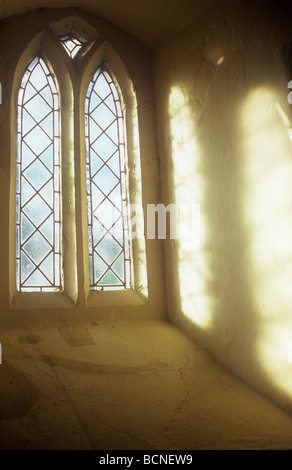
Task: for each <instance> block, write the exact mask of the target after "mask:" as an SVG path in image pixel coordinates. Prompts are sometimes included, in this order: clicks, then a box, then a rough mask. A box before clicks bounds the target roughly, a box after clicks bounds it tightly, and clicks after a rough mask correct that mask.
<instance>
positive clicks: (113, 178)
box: [85, 64, 130, 290]
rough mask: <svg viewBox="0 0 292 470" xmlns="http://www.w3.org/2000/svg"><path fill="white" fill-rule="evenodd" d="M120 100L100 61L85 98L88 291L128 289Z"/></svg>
mask: <svg viewBox="0 0 292 470" xmlns="http://www.w3.org/2000/svg"><path fill="white" fill-rule="evenodd" d="M121 109H122V108H121V101H120V98H119V93H118V91H117V87H116V86H115V83H114V81H113V79H112V77H111V76H110V74H109V73H108V71H107V70H106V68H105V66H104V64H102V65H101V66H100V67H99V68H98V70H97V71H96V73H95V74H94V75H93V77H92V80H91V82H90V84H89V87H88V91H87V95H86V100H85V139H86V175H87V201H88V238H89V240H88V241H89V264H90V283H91V289H103V290H105V289H124V288H128V287H130V254H129V253H130V249H129V235H128V232H129V228H128V217H127V194H126V191H125V190H124V188H125V173H126V168H125V164H124V159H123V158H122V156H123V155H124V152H125V142H124V134H123V127H124V126H123V115H122V111H121Z"/></svg>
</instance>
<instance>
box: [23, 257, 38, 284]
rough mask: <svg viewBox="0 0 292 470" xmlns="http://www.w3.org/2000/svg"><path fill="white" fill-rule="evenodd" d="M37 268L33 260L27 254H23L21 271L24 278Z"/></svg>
mask: <svg viewBox="0 0 292 470" xmlns="http://www.w3.org/2000/svg"><path fill="white" fill-rule="evenodd" d="M34 269H35V265H34V264H33V263H32V261H31V260H30V259H29V258H28V257H27V256H26V254H25V253H22V255H21V271H22V274H23V277H24V278H27V277H28V276H29V275H30V274H31V273H32V271H33V270H34Z"/></svg>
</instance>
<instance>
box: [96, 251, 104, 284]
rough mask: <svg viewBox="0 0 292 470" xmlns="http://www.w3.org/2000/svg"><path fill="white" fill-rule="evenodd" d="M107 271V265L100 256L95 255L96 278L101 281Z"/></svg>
mask: <svg viewBox="0 0 292 470" xmlns="http://www.w3.org/2000/svg"><path fill="white" fill-rule="evenodd" d="M106 269H107V265H106V264H105V262H104V261H103V260H102V259H101V258H100V256H98V255H97V254H96V253H95V254H94V274H95V278H96V279H99V278H100V276H102V275H103V274H104V272H105V271H106Z"/></svg>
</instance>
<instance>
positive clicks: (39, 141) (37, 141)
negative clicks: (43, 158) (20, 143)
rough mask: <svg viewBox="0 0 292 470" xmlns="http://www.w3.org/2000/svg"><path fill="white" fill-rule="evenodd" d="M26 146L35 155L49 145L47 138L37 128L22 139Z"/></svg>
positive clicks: (49, 141)
mask: <svg viewBox="0 0 292 470" xmlns="http://www.w3.org/2000/svg"><path fill="white" fill-rule="evenodd" d="M24 140H25V142H26V143H27V145H28V146H29V147H30V148H31V150H32V151H33V152H35V153H36V155H39V154H40V153H42V152H43V151H44V150H45V149H46V147H48V146H49V145H50V143H51V140H50V139H49V137H48V136H47V135H46V134H45V133H44V132H43V131H42V129H41V128H40V127H39V126H37V127H35V128H34V129H33V130H32V131H31V132H30V133H29V134H27V135H26V136H25V138H24Z"/></svg>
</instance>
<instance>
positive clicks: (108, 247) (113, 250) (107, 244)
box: [98, 237, 121, 264]
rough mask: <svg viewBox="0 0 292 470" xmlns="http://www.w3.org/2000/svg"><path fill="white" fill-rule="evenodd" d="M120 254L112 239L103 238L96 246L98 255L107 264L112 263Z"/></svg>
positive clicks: (118, 247)
mask: <svg viewBox="0 0 292 470" xmlns="http://www.w3.org/2000/svg"><path fill="white" fill-rule="evenodd" d="M120 252H121V247H120V245H119V244H118V243H117V242H116V241H115V240H114V239H113V238H112V237H110V238H104V239H103V240H102V241H101V242H100V243H99V244H98V253H100V256H101V257H102V258H103V259H104V260H105V261H106V262H107V263H109V264H110V263H112V262H113V260H114V259H115V258H116V256H117V255H118V254H119V253H120Z"/></svg>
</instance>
